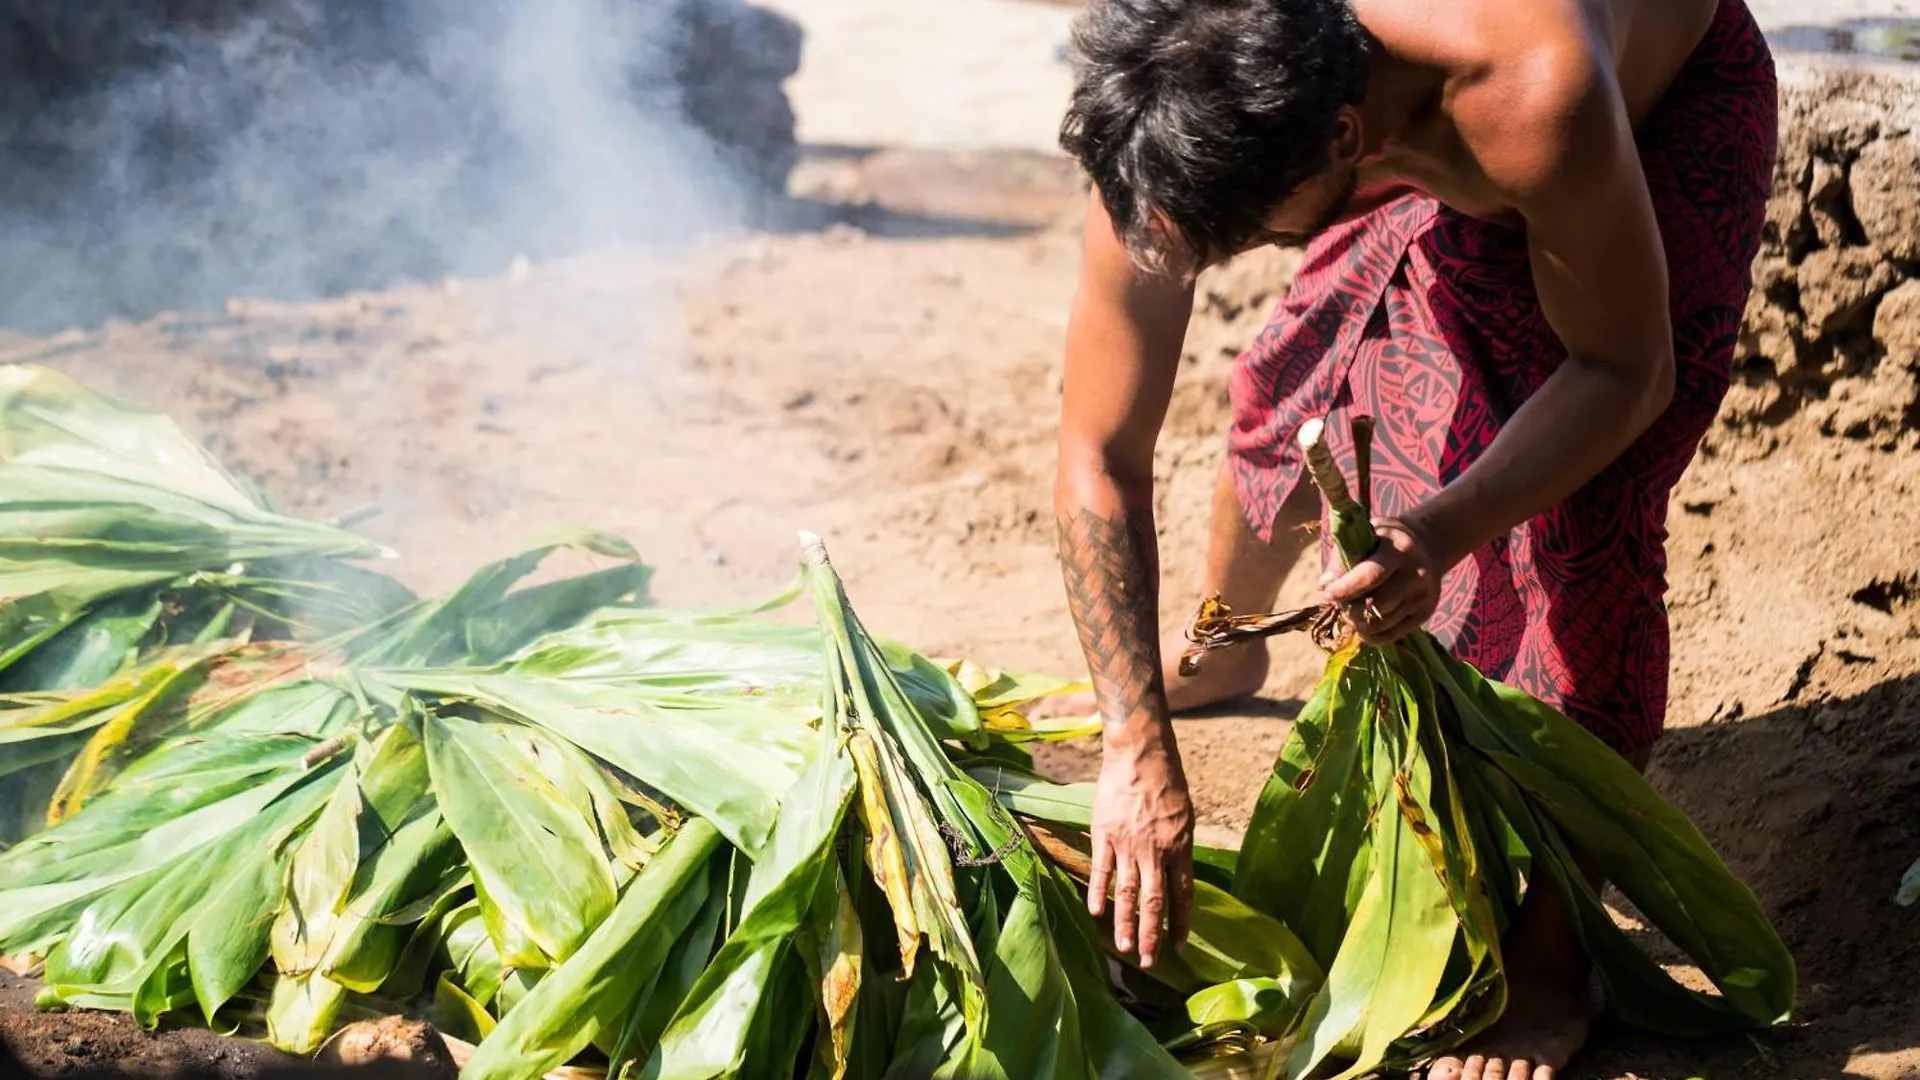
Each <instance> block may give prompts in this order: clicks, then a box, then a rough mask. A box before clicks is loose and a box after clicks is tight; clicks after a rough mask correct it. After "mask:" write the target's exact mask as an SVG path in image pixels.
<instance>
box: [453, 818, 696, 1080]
mask: <svg viewBox="0 0 1920 1080" xmlns="http://www.w3.org/2000/svg"><path fill="white" fill-rule="evenodd" d="M720 846H721V845H720V835H719V833H718V832H717V831H716V830H714V829H713V828H712V827H711V826H709V825H708V824H707V823H706V822H704V821H699V820H695V821H689V822H688V823H687V824H686V825H685V826H683V827H682V828H681V829H680V831H679V832H678V833H677V834H675V836H674V838H673V839H672V840H671V841H669V842H668V843H667V845H666V846H665V847H663V848H662V849H661V851H660V853H659V854H658V855H656V856H654V858H653V859H652V861H650V862H649V863H648V864H647V868H646V869H645V870H643V871H642V872H641V873H640V875H639V876H638V877H636V878H635V879H634V881H633V884H631V885H630V886H628V888H627V891H626V894H625V895H623V896H621V897H620V900H619V903H618V904H616V905H615V906H614V908H613V910H612V912H611V913H610V914H609V915H608V917H607V918H606V919H605V920H604V921H603V922H601V923H600V924H599V925H598V926H597V927H596V928H595V929H594V931H593V933H592V935H591V936H589V937H588V938H587V940H586V941H585V942H584V943H582V944H581V946H580V948H579V950H578V951H577V952H575V953H574V954H573V955H572V956H570V957H568V959H567V960H566V961H565V962H564V963H562V964H560V965H559V966H558V967H556V968H554V969H553V970H552V971H551V972H549V973H548V974H547V976H546V977H545V978H544V979H542V980H541V981H540V983H539V985H538V986H535V987H534V988H533V989H532V990H531V991H530V992H528V994H527V996H526V997H525V998H524V999H523V1000H521V1001H520V1003H519V1004H517V1005H515V1006H514V1007H513V1009H512V1010H511V1011H509V1012H508V1013H507V1014H506V1015H505V1016H504V1017H503V1018H502V1019H501V1021H500V1024H499V1026H497V1027H495V1028H494V1029H493V1032H492V1033H491V1034H489V1035H488V1036H487V1037H486V1039H485V1041H483V1042H482V1043H481V1044H480V1046H479V1048H478V1049H477V1050H475V1051H474V1055H473V1058H472V1060H470V1061H468V1062H467V1065H466V1067H465V1068H464V1069H462V1070H461V1077H462V1080H533V1078H534V1077H537V1076H541V1075H543V1074H545V1073H546V1072H547V1071H548V1070H549V1069H552V1068H554V1067H555V1066H558V1065H561V1064H564V1063H565V1062H566V1061H567V1060H568V1059H569V1058H571V1057H573V1056H574V1055H575V1054H577V1053H579V1052H580V1051H581V1050H583V1049H585V1048H586V1047H587V1046H588V1044H590V1043H592V1042H593V1041H594V1039H595V1038H596V1037H598V1036H600V1035H601V1034H602V1033H603V1032H607V1031H610V1030H614V1029H616V1028H617V1025H618V1024H619V1023H620V1021H621V1020H622V1019H623V1017H624V1015H625V1011H626V1009H627V1008H628V1006H629V1005H630V1003H631V1002H632V1000H633V999H634V997H635V996H636V995H637V994H638V993H639V992H640V990H641V989H642V987H643V986H644V985H645V983H646V982H647V981H648V980H649V979H650V978H652V977H653V976H654V975H655V974H656V973H657V972H658V971H659V970H660V968H661V966H662V965H663V964H664V963H665V961H666V959H667V957H668V955H669V953H670V952H671V951H672V949H673V946H674V942H675V941H676V939H677V938H679V936H680V935H681V934H682V933H684V932H685V931H686V930H687V928H688V927H689V926H690V925H691V924H692V923H693V922H694V920H695V918H696V917H697V916H698V914H699V912H700V910H701V908H702V907H703V906H704V905H705V903H706V899H707V883H708V878H709V874H708V863H709V861H710V860H711V859H712V858H713V855H714V852H715V851H716V850H718V849H719V848H720Z"/></svg>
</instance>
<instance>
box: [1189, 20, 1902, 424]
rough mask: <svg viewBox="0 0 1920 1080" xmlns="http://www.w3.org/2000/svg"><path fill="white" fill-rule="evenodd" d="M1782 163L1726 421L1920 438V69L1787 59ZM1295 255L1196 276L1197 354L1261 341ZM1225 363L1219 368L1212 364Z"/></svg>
mask: <svg viewBox="0 0 1920 1080" xmlns="http://www.w3.org/2000/svg"><path fill="white" fill-rule="evenodd" d="M1779 69H1780V82H1781V88H1780V97H1781V108H1780V128H1781V132H1780V158H1779V162H1778V165H1777V166H1776V169H1775V172H1774V195H1773V198H1772V200H1771V201H1770V203H1769V204H1768V208H1767V223H1766V231H1765V234H1764V236H1763V238H1762V241H1763V242H1762V248H1761V252H1760V256H1759V258H1758V259H1757V260H1756V261H1755V263H1754V291H1753V295H1752V298H1751V302H1750V303H1749V305H1748V307H1747V312H1746V318H1745V325H1744V327H1743V329H1742V331H1741V334H1740V343H1739V346H1738V351H1737V353H1736V356H1735V361H1734V364H1735V384H1734V386H1733V388H1732V390H1731V391H1730V392H1729V393H1728V397H1727V403H1726V405H1725V406H1724V407H1723V409H1722V413H1721V416H1722V420H1723V422H1724V423H1725V424H1726V425H1727V426H1729V427H1731V428H1733V429H1735V430H1736V431H1740V430H1748V431H1752V432H1754V433H1755V435H1756V436H1757V437H1756V438H1753V439H1735V440H1720V441H1719V445H1721V446H1723V447H1737V448H1739V449H1738V450H1737V452H1744V453H1765V452H1768V451H1769V450H1770V449H1771V447H1772V440H1771V439H1769V438H1767V437H1766V436H1765V434H1764V433H1765V432H1766V431H1768V430H1770V429H1772V428H1775V427H1777V426H1779V425H1781V424H1783V423H1785V422H1787V421H1789V420H1793V421H1795V422H1796V423H1802V424H1811V425H1813V426H1814V427H1816V428H1817V429H1818V430H1819V431H1820V432H1822V433H1824V434H1827V435H1833V436H1840V437H1845V438H1849V439H1861V440H1867V441H1870V442H1871V443H1873V444H1874V445H1876V446H1879V447H1882V448H1885V449H1893V448H1895V447H1905V446H1912V447H1920V68H1895V67H1883V68H1864V67H1854V66H1840V65H1837V64H1834V63H1831V62H1823V61H1812V60H1803V59H1799V58H1795V57H1782V58H1780V60H1779ZM1297 262H1298V256H1297V255H1296V254H1294V253H1292V252H1284V251H1274V250H1268V251H1261V252H1256V253H1253V254H1250V255H1248V256H1245V257H1243V258H1241V259H1239V260H1236V261H1235V262H1233V263H1231V264H1229V265H1227V266H1225V267H1221V268H1219V269H1217V270H1214V271H1212V272H1210V273H1209V274H1208V275H1207V276H1206V277H1204V278H1203V279H1202V281H1201V288H1200V293H1199V297H1198V300H1197V302H1196V305H1195V312H1194V322H1193V326H1192V329H1191V331H1190V332H1189V334H1188V338H1187V350H1188V358H1189V361H1190V362H1192V363H1194V364H1196V365H1207V366H1215V365H1219V364H1220V362H1221V361H1222V360H1223V359H1228V358H1231V357H1232V356H1233V355H1235V354H1237V353H1238V352H1239V351H1240V350H1241V349H1243V348H1245V347H1246V345H1247V343H1249V342H1250V341H1252V340H1253V337H1254V335H1255V334H1256V333H1258V332H1259V329H1260V327H1261V325H1262V324H1263V323H1264V322H1265V321H1266V319H1267V317H1268V315H1269V314H1270V313H1271V311H1272V309H1273V306H1274V304H1275V303H1277V302H1278V300H1279V298H1280V296H1281V294H1282V293H1283V292H1284V291H1285V287H1286V282H1287V280H1288V278H1289V277H1290V276H1291V274H1292V270H1293V267H1294V266H1295V265H1296V264H1297ZM1215 369H1216V370H1217V367H1216V368H1215Z"/></svg>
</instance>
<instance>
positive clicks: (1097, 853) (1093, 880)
mask: <svg viewBox="0 0 1920 1080" xmlns="http://www.w3.org/2000/svg"><path fill="white" fill-rule="evenodd" d="M1112 883H1113V845H1111V844H1109V843H1107V834H1106V830H1104V829H1095V830H1093V870H1092V872H1091V873H1089V874H1088V875H1087V914H1089V915H1092V916H1093V917H1094V918H1096V919H1097V918H1099V917H1100V916H1102V915H1105V914H1106V913H1107V888H1108V886H1110V885H1111V884H1112Z"/></svg>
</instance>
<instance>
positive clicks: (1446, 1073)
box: [1426, 968, 1593, 1080]
mask: <svg viewBox="0 0 1920 1080" xmlns="http://www.w3.org/2000/svg"><path fill="white" fill-rule="evenodd" d="M1507 979H1508V983H1507V1011H1506V1013H1505V1015H1503V1016H1501V1017H1500V1020H1499V1022H1498V1023H1496V1024H1494V1025H1493V1026H1492V1027H1490V1028H1488V1029H1487V1030H1486V1031H1485V1032H1483V1033H1481V1034H1480V1035H1479V1036H1478V1037H1477V1038H1475V1039H1474V1040H1473V1041H1472V1042H1470V1043H1469V1044H1468V1045H1467V1046H1466V1047H1464V1048H1463V1049H1462V1050H1461V1052H1459V1053H1456V1054H1449V1055H1447V1056H1445V1057H1442V1058H1439V1059H1437V1060H1435V1061H1434V1062H1433V1063H1432V1064H1430V1065H1428V1066H1427V1073H1426V1075H1427V1080H1554V1078H1555V1077H1557V1076H1559V1075H1560V1070H1562V1069H1564V1068H1566V1067H1567V1062H1568V1061H1570V1060H1572V1058H1573V1055H1574V1054H1576V1053H1578V1052H1579V1051H1580V1048H1581V1047H1582V1046H1585V1045H1586V1042H1587V1033H1588V1031H1589V1030H1591V1028H1592V1026H1593V1014H1592V1012H1591V1011H1590V1010H1589V1008H1588V1003H1587V979H1586V970H1585V968H1578V969H1576V970H1574V971H1572V972H1569V971H1567V970H1564V969H1557V968H1556V969H1538V968H1514V969H1509V970H1508V972H1507Z"/></svg>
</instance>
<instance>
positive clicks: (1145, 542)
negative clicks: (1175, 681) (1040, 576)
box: [1059, 509, 1164, 727]
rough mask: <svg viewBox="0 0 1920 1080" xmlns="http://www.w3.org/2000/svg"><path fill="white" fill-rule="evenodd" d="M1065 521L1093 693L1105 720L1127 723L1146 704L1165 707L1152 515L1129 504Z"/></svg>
mask: <svg viewBox="0 0 1920 1080" xmlns="http://www.w3.org/2000/svg"><path fill="white" fill-rule="evenodd" d="M1059 523H1060V562H1061V566H1062V568H1063V569H1064V571H1065V576H1066V583H1067V606H1068V609H1069V610H1070V611H1072V613H1073V621H1074V625H1075V626H1077V627H1078V628H1079V630H1080V645H1081V647H1082V648H1083V649H1084V650H1085V651H1086V654H1087V666H1088V668H1089V669H1090V671H1091V674H1092V676H1093V692H1094V697H1095V698H1096V699H1097V700H1098V702H1099V705H1100V714H1101V716H1102V717H1103V718H1104V720H1103V723H1104V724H1105V725H1107V726H1109V727H1112V726H1114V725H1121V726H1125V725H1127V724H1128V722H1129V721H1132V720H1134V719H1136V718H1137V717H1139V716H1140V714H1141V713H1142V712H1143V711H1148V710H1152V711H1154V712H1158V711H1159V710H1160V709H1162V708H1164V705H1162V704H1160V703H1161V702H1163V701H1164V697H1163V688H1162V685H1161V683H1162V680H1161V675H1160V661H1159V656H1158V654H1157V652H1156V651H1155V650H1156V649H1157V647H1158V640H1157V639H1158V627H1159V621H1160V612H1159V596H1160V563H1159V546H1158V544H1157V543H1156V542H1155V540H1154V535H1153V523H1152V517H1151V515H1150V514H1149V513H1147V512H1144V511H1128V510H1122V511H1121V512H1120V514H1119V515H1118V516H1117V517H1115V518H1112V519H1109V518H1103V517H1101V516H1099V515H1098V514H1095V513H1093V512H1092V511H1090V510H1085V509H1082V510H1078V511H1076V512H1074V513H1073V514H1072V515H1071V516H1062V517H1061V518H1060V519H1059Z"/></svg>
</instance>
